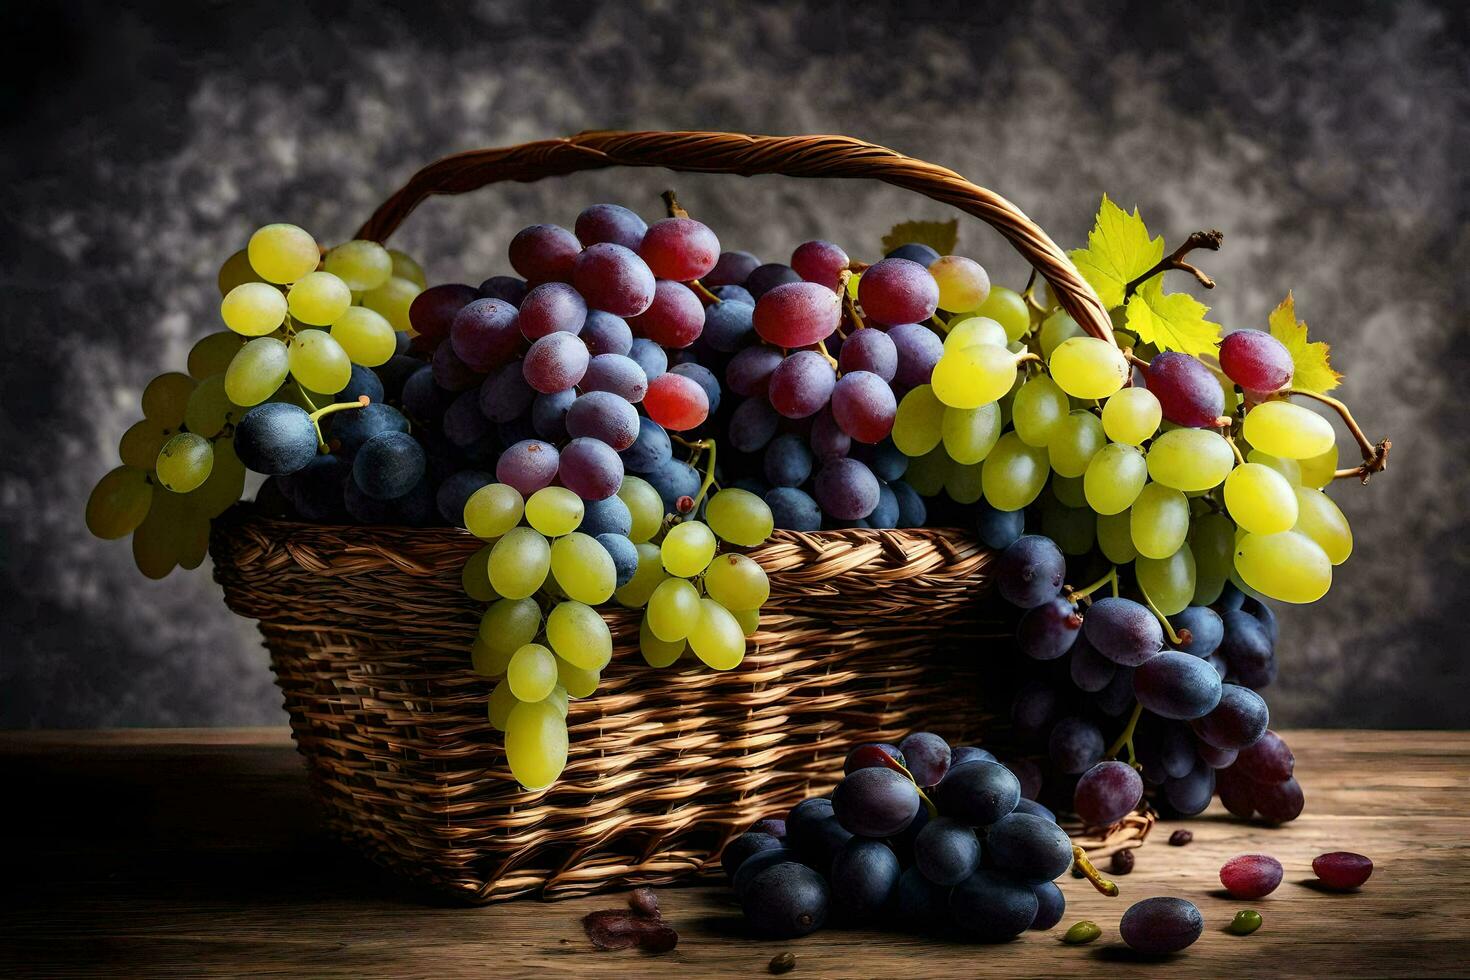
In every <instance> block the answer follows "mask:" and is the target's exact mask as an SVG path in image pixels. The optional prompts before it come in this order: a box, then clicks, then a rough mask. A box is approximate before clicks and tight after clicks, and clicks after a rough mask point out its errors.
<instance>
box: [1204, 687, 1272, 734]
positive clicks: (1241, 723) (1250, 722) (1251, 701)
mask: <svg viewBox="0 0 1470 980" xmlns="http://www.w3.org/2000/svg"><path fill="white" fill-rule="evenodd" d="M1270 720H1271V714H1270V710H1269V709H1268V708H1267V707H1266V700H1265V699H1264V698H1262V697H1261V696H1260V695H1259V694H1257V693H1256V692H1255V691H1252V690H1251V689H1250V688H1246V687H1241V686H1239V685H1237V684H1225V685H1222V686H1221V688H1220V703H1219V704H1217V705H1216V706H1215V707H1214V709H1213V710H1211V711H1210V713H1209V714H1207V715H1205V716H1204V717H1203V718H1199V719H1197V720H1196V721H1195V722H1194V723H1193V726H1194V732H1195V734H1196V735H1198V736H1199V737H1200V738H1201V739H1202V740H1203V741H1205V742H1207V743H1209V744H1210V745H1212V746H1214V747H1215V748H1219V749H1243V748H1245V747H1246V746H1249V745H1252V744H1254V743H1255V742H1256V740H1257V739H1259V738H1260V737H1261V736H1262V735H1264V734H1265V732H1266V726H1267V725H1268V724H1269V723H1270Z"/></svg>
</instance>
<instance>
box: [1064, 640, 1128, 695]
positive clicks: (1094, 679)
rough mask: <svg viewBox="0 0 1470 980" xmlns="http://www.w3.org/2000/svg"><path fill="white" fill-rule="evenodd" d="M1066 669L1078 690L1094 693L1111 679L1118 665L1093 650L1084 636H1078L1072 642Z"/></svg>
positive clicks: (1105, 685)
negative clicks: (1075, 640) (1074, 641)
mask: <svg viewBox="0 0 1470 980" xmlns="http://www.w3.org/2000/svg"><path fill="white" fill-rule="evenodd" d="M1067 670H1068V673H1069V674H1070V675H1071V678H1072V683H1073V684H1075V685H1077V689H1078V690H1080V691H1086V692H1088V693H1089V694H1095V693H1097V692H1098V691H1101V690H1103V689H1104V688H1105V687H1107V686H1108V684H1109V682H1111V681H1112V679H1113V675H1114V674H1115V673H1117V671H1118V665H1117V664H1115V663H1113V662H1112V661H1111V660H1109V659H1108V658H1107V657H1104V656H1103V655H1102V654H1100V653H1098V652H1097V651H1096V650H1094V649H1093V648H1092V644H1091V643H1088V642H1087V639H1086V637H1079V638H1078V640H1077V642H1076V643H1074V644H1072V651H1071V655H1070V658H1069V660H1068V664H1067Z"/></svg>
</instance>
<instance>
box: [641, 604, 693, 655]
mask: <svg viewBox="0 0 1470 980" xmlns="http://www.w3.org/2000/svg"><path fill="white" fill-rule="evenodd" d="M688 645H689V644H688V642H687V641H685V640H673V641H671V642H665V641H663V640H660V639H659V638H658V637H657V636H655V635H654V632H653V629H652V627H650V626H649V625H648V616H647V614H645V615H644V617H643V622H641V623H639V624H638V650H639V652H640V653H642V654H643V659H644V661H645V662H647V664H648V666H650V667H667V666H669V665H670V664H672V663H674V662H675V661H676V660H678V659H679V658H680V657H682V656H683V655H684V649H685V648H686V647H687V646H688Z"/></svg>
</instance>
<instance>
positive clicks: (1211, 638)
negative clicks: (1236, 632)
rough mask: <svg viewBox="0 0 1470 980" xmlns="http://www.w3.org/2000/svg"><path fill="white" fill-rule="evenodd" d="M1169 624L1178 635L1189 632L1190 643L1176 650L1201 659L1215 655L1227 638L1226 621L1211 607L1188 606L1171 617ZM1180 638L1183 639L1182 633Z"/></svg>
mask: <svg viewBox="0 0 1470 980" xmlns="http://www.w3.org/2000/svg"><path fill="white" fill-rule="evenodd" d="M1169 623H1170V625H1172V626H1173V627H1174V631H1175V632H1176V633H1179V631H1180V630H1189V642H1187V643H1181V644H1180V645H1179V646H1178V647H1177V648H1176V649H1178V650H1180V651H1182V652H1184V653H1187V654H1190V655H1191V656H1195V657H1199V658H1200V659H1204V658H1206V657H1208V656H1209V655H1210V654H1212V653H1214V652H1215V651H1216V650H1217V649H1218V648H1219V646H1220V641H1221V640H1222V639H1223V638H1224V637H1225V623H1224V621H1223V620H1221V619H1220V614H1219V613H1217V612H1215V610H1213V609H1211V608H1210V607H1209V606H1186V607H1185V608H1184V609H1182V610H1180V611H1179V612H1178V613H1176V614H1175V615H1173V616H1171V617H1169ZM1180 638H1181V639H1182V638H1183V634H1182V633H1180Z"/></svg>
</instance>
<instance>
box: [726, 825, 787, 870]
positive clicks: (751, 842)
mask: <svg viewBox="0 0 1470 980" xmlns="http://www.w3.org/2000/svg"><path fill="white" fill-rule="evenodd" d="M780 846H781V842H780V841H779V840H777V839H776V838H774V837H772V836H771V835H770V834H755V833H744V834H741V835H740V836H739V837H737V838H735V839H734V840H732V841H731V842H730V843H728V844H726V845H725V850H724V851H723V852H721V854H720V867H721V868H723V869H724V870H725V877H726V878H734V877H735V872H736V871H738V870H739V869H740V865H741V864H743V863H744V862H745V860H746V859H747V858H750V857H752V856H753V855H755V854H757V853H759V852H761V851H768V850H774V849H776V848H779V847H780Z"/></svg>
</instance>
